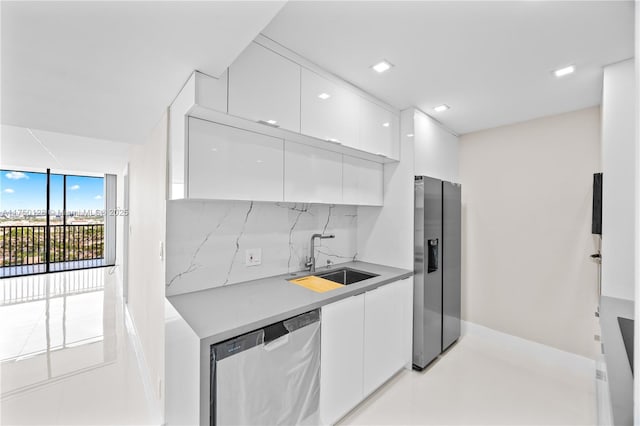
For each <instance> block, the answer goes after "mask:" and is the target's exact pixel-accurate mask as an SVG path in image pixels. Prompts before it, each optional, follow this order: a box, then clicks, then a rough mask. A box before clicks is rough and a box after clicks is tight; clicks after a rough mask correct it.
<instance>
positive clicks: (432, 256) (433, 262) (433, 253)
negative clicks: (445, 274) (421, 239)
mask: <svg viewBox="0 0 640 426" xmlns="http://www.w3.org/2000/svg"><path fill="white" fill-rule="evenodd" d="M428 244H429V248H428V251H429V262H428V265H427V273H429V274H430V273H431V272H435V271H437V270H438V251H439V247H440V241H439V239H438V238H435V239H432V240H429V242H428Z"/></svg>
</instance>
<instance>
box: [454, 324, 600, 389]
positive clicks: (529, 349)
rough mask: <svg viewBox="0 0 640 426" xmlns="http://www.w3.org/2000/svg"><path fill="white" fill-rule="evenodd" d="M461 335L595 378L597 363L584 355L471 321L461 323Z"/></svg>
mask: <svg viewBox="0 0 640 426" xmlns="http://www.w3.org/2000/svg"><path fill="white" fill-rule="evenodd" d="M461 334H462V335H463V336H464V335H475V336H479V337H483V338H487V339H491V340H493V341H497V342H500V343H501V344H502V345H504V347H505V348H509V350H513V351H522V352H525V353H527V354H529V355H533V356H535V357H536V358H537V359H540V360H543V361H545V362H549V363H551V364H554V365H559V366H562V367H563V368H564V369H566V370H570V371H573V372H575V373H578V374H590V375H592V376H595V370H596V361H595V360H593V359H591V358H587V357H585V356H582V355H578V354H575V353H572V352H567V351H563V350H562V349H558V348H554V347H552V346H547V345H545V344H542V343H538V342H534V341H531V340H527V339H524V338H522V337H518V336H514V335H512V334H507V333H503V332H501V331H498V330H494V329H492V328H489V327H485V326H483V325H480V324H476V323H473V322H469V321H461Z"/></svg>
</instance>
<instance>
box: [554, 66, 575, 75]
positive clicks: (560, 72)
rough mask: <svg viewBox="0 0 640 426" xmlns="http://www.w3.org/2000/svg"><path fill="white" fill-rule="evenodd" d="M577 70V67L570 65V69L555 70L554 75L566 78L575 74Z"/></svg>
mask: <svg viewBox="0 0 640 426" xmlns="http://www.w3.org/2000/svg"><path fill="white" fill-rule="evenodd" d="M575 70H576V67H575V65H569V66H568V67H564V68H560V69H558V70H555V71H554V72H553V74H555V76H556V77H564V76H565V75H568V74H572V73H573V72H575Z"/></svg>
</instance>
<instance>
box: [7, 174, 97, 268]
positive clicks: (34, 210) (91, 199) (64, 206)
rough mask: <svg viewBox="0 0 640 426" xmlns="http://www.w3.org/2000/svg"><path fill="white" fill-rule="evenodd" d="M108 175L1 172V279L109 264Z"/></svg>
mask: <svg viewBox="0 0 640 426" xmlns="http://www.w3.org/2000/svg"><path fill="white" fill-rule="evenodd" d="M105 205H106V204H105V179H104V178H103V177H93V176H78V175H66V174H56V173H50V172H48V171H47V172H27V171H15V170H0V278H3V277H10V276H18V275H29V274H38V273H46V272H54V271H64V270H73V269H83V268H91V267H98V266H105V265H107V264H108V263H109V262H107V261H105V212H106V210H105Z"/></svg>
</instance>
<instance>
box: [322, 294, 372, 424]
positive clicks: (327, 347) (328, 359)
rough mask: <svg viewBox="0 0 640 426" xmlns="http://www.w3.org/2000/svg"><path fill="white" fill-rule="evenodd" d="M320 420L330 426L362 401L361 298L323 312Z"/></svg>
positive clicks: (362, 331) (330, 306)
mask: <svg viewBox="0 0 640 426" xmlns="http://www.w3.org/2000/svg"><path fill="white" fill-rule="evenodd" d="M321 329H322V349H321V357H320V359H321V361H320V362H321V365H320V417H321V420H322V423H323V424H333V423H335V422H336V421H337V420H338V419H340V418H341V417H342V416H344V415H345V414H346V413H347V412H348V411H349V410H351V409H352V408H353V407H355V406H356V405H357V404H358V403H359V402H360V401H361V400H362V399H363V393H362V380H363V376H362V374H363V368H362V359H363V358H362V356H363V352H362V351H363V337H364V294H360V295H358V296H354V297H349V298H347V299H344V300H340V301H339V302H335V303H332V304H330V305H326V306H324V307H323V308H322V323H321Z"/></svg>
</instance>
